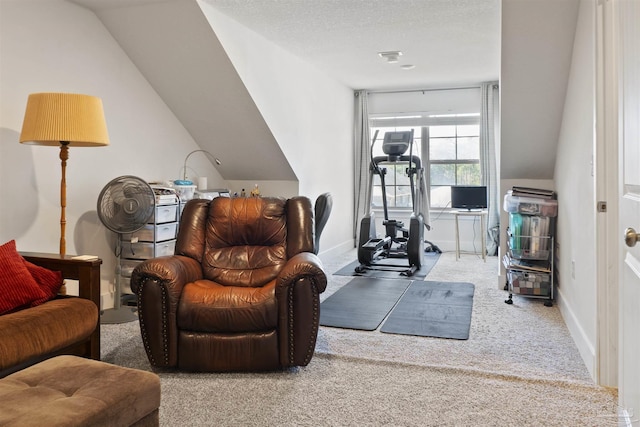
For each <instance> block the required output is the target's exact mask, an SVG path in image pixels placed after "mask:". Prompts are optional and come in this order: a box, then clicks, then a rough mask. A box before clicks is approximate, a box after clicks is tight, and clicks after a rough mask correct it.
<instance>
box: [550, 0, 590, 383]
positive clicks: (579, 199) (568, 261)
mask: <svg viewBox="0 0 640 427" xmlns="http://www.w3.org/2000/svg"><path fill="white" fill-rule="evenodd" d="M595 33H596V31H595V2H594V0H581V2H580V11H579V15H578V23H577V28H576V35H575V43H574V46H573V58H572V63H571V73H570V75H569V84H568V88H567V96H566V100H565V105H564V113H563V116H562V127H561V131H560V137H559V140H558V151H557V161H556V169H555V183H556V188H557V191H558V237H557V238H558V242H560V248H561V249H560V262H559V265H558V266H557V268H558V272H559V275H560V287H559V288H558V294H559V298H558V299H559V304H560V308H561V311H562V315H563V317H564V319H565V322H566V323H567V326H568V327H569V330H570V331H571V335H572V336H573V338H574V341H575V342H576V344H577V345H578V349H579V350H580V354H581V355H582V358H583V359H584V361H585V364H586V365H587V368H588V369H589V372H590V373H591V374H592V376H593V377H594V378H595V375H596V372H595V370H596V367H595V357H596V354H595V348H596V343H597V319H598V316H597V300H596V295H597V286H596V247H595V242H596V236H595V228H596V201H595V181H594V172H593V153H594V150H595V148H594V144H595V133H594V121H595V105H596V103H595Z"/></svg>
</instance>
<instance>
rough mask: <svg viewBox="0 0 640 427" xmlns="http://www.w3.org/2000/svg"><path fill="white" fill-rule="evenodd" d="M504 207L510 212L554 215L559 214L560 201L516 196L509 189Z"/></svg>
mask: <svg viewBox="0 0 640 427" xmlns="http://www.w3.org/2000/svg"><path fill="white" fill-rule="evenodd" d="M503 208H504V210H505V211H506V212H509V213H521V214H525V215H539V216H549V217H554V216H557V215H558V201H557V200H554V199H541V198H536V197H522V196H514V195H512V194H511V191H509V192H508V193H507V194H506V195H505V196H504V205H503Z"/></svg>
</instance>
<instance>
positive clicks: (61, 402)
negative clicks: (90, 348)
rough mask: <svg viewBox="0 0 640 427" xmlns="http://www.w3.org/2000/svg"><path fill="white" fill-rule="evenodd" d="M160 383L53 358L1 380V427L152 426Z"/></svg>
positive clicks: (152, 377) (148, 376) (142, 374)
mask: <svg viewBox="0 0 640 427" xmlns="http://www.w3.org/2000/svg"><path fill="white" fill-rule="evenodd" d="M159 407H160V378H159V377H158V376H157V375H156V374H154V373H152V372H147V371H140V370H136V369H129V368H123V367H120V366H115V365H111V364H108V363H104V362H100V361H97V360H90V359H84V358H81V357H76V356H58V357H54V358H52V359H49V360H45V361H44V362H40V363H38V364H36V365H33V366H30V367H28V368H26V369H23V370H22V371H19V372H16V373H14V374H11V375H9V376H7V377H5V378H3V379H0V425H1V426H21V427H22V426H157V425H159V421H158V408H159Z"/></svg>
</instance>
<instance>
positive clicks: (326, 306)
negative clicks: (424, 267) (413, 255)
mask: <svg viewBox="0 0 640 427" xmlns="http://www.w3.org/2000/svg"><path fill="white" fill-rule="evenodd" d="M411 282H412V280H398V279H378V278H365V277H356V278H354V279H352V280H351V281H350V282H349V283H347V284H346V285H344V286H343V287H342V288H340V289H338V290H337V291H336V292H335V293H334V294H333V295H330V296H329V297H328V298H327V299H326V300H324V301H323V302H322V303H321V304H320V325H322V326H333V327H336V328H346V329H360V330H365V331H373V330H375V329H377V328H378V326H380V323H382V321H383V320H384V318H385V317H386V316H387V314H389V312H390V311H391V309H392V308H393V306H394V305H395V304H396V302H398V300H399V299H400V297H401V296H402V294H403V293H404V291H405V290H406V289H407V287H408V286H409V285H410V284H411Z"/></svg>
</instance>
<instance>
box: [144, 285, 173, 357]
mask: <svg viewBox="0 0 640 427" xmlns="http://www.w3.org/2000/svg"><path fill="white" fill-rule="evenodd" d="M148 280H150V281H151V282H153V283H154V285H155V286H159V287H160V293H161V296H162V301H161V310H162V348H163V355H164V364H165V366H168V365H169V337H168V336H167V330H168V327H167V325H168V324H169V322H168V320H167V310H166V308H167V288H166V286H164V285H162V284H160V283H159V282H158V280H156V279H148ZM146 283H147V280H143V281H142V283H141V285H140V286H138V311H139V316H138V317H139V319H140V332H141V335H142V342H143V344H144V348H145V350H146V352H147V355H148V356H149V362H151V365H153V366H157V364H156V361H155V359H154V357H153V353H152V352H151V345H150V344H149V337H148V335H147V328H146V326H145V324H144V320H143V319H144V316H143V315H142V313H143V307H142V288H143V287H144V285H145V284H146Z"/></svg>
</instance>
